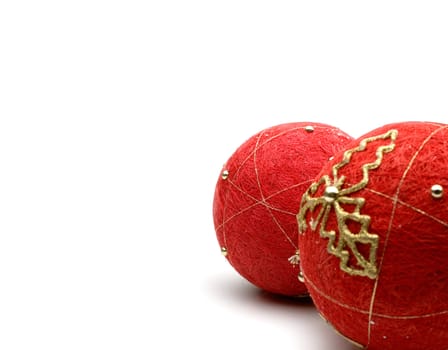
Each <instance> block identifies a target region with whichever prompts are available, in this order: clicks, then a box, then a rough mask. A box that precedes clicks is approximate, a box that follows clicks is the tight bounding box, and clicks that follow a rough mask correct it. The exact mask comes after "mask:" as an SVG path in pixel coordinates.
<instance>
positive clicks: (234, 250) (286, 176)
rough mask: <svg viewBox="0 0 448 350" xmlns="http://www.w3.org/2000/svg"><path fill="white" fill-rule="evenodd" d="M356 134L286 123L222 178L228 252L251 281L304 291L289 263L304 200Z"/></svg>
mask: <svg viewBox="0 0 448 350" xmlns="http://www.w3.org/2000/svg"><path fill="white" fill-rule="evenodd" d="M351 140H352V138H351V137H350V136H348V135H347V134H346V133H344V132H342V131H341V130H339V129H338V128H335V127H333V126H329V125H325V124H319V123H289V124H282V125H277V126H273V127H271V128H268V129H265V130H263V131H261V132H259V133H257V134H256V135H254V136H252V137H251V138H249V139H248V140H247V141H246V142H244V143H243V144H242V145H241V146H240V147H239V148H238V149H237V150H236V151H235V153H234V154H233V155H232V156H231V157H230V159H229V160H228V161H227V163H226V164H225V165H224V168H223V169H222V172H221V175H220V177H219V179H218V182H217V185H216V189H215V196H214V202H213V218H214V224H215V230H216V235H217V238H218V241H219V244H220V247H221V251H222V253H223V255H225V256H226V257H227V259H228V261H229V262H230V264H231V265H232V266H233V267H234V268H235V270H236V271H238V272H239V273H240V275H241V276H243V277H244V278H246V279H247V280H248V281H250V282H251V283H253V284H254V285H256V286H258V287H259V288H262V289H264V290H266V291H269V292H272V293H276V294H282V295H287V296H301V295H307V291H306V288H305V285H304V284H303V283H301V282H299V281H298V279H297V276H298V272H299V269H298V268H297V267H296V266H294V265H292V264H291V263H290V261H288V259H289V258H290V257H291V256H293V257H292V259H291V261H292V262H293V263H294V260H295V259H297V258H298V257H294V254H295V253H296V251H297V248H298V247H297V237H298V227H297V220H296V214H297V211H298V210H299V206H300V199H301V197H302V194H303V193H304V191H305V190H306V189H307V188H308V187H309V185H310V183H311V182H312V181H313V179H314V178H315V176H316V175H317V174H318V173H319V172H320V170H321V169H322V166H323V165H324V164H325V163H326V162H328V160H329V158H330V157H331V156H332V155H333V154H334V153H335V152H337V151H339V150H340V149H341V148H342V147H343V146H344V145H345V144H347V143H348V142H349V141H351Z"/></svg>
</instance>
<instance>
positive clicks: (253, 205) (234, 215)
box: [216, 179, 313, 230]
mask: <svg viewBox="0 0 448 350" xmlns="http://www.w3.org/2000/svg"><path fill="white" fill-rule="evenodd" d="M226 181H227V182H228V183H229V184H231V185H232V186H233V187H235V188H236V189H237V190H238V191H240V192H241V193H242V194H244V195H246V196H247V197H249V198H250V199H252V200H253V201H254V202H255V203H253V204H251V205H249V206H248V207H246V208H243V209H241V210H240V211H239V212H237V213H235V214H233V215H232V216H230V217H228V218H227V219H225V221H223V223H221V224H220V225H219V226H218V227H217V228H216V229H217V230H219V229H221V227H222V226H223V225H224V224H226V223H228V222H229V221H231V220H232V219H234V218H235V217H237V216H239V215H241V214H243V213H244V212H246V211H247V210H249V209H252V208H253V207H256V206H257V205H262V206H265V207H269V208H270V209H272V210H274V211H277V212H279V213H283V214H287V215H292V216H295V215H296V214H295V213H292V212H288V211H286V210H282V209H279V208H276V207H274V206H273V205H271V204H269V203H268V202H263V201H261V200H259V199H258V198H256V197H254V196H252V195H250V194H249V193H247V192H245V191H243V190H242V189H241V188H240V187H239V186H237V185H235V183H234V182H232V180H229V179H227V180H226ZM312 181H313V180H307V181H303V182H301V183H299V184H296V185H293V186H290V187H288V189H290V188H294V187H297V186H300V185H303V184H305V183H307V182H312ZM284 191H285V190H281V191H279V192H276V193H274V194H271V195H270V196H269V197H266V200H268V199H271V198H273V197H275V196H277V195H278V193H281V192H284Z"/></svg>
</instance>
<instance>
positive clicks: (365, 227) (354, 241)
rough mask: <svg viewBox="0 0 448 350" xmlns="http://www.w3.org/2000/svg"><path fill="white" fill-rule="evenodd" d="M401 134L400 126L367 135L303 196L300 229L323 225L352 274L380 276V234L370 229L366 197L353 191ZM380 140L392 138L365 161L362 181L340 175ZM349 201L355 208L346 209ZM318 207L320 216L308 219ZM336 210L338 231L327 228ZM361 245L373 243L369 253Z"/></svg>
mask: <svg viewBox="0 0 448 350" xmlns="http://www.w3.org/2000/svg"><path fill="white" fill-rule="evenodd" d="M397 136H398V131H397V130H389V131H388V132H386V133H384V134H381V135H378V136H373V137H369V138H366V139H363V140H362V141H361V142H360V143H359V145H358V146H357V147H355V148H353V149H350V150H347V151H345V152H344V155H343V159H342V161H341V162H339V163H337V164H335V165H333V167H332V177H331V176H329V175H324V176H322V177H321V178H320V179H319V181H317V182H315V183H313V184H312V185H311V186H310V187H309V188H308V190H307V191H306V192H305V193H304V194H303V196H302V202H301V205H300V211H299V213H298V214H297V222H298V225H299V233H300V234H304V232H305V230H306V229H307V227H308V224H309V226H310V228H311V230H312V231H316V229H317V228H318V227H319V234H320V236H321V237H322V238H327V239H329V241H328V246H327V251H328V252H329V253H330V254H333V255H335V256H337V257H338V258H340V259H341V261H340V268H341V270H342V271H344V272H347V273H348V274H350V275H354V276H367V277H369V278H371V279H375V278H376V277H377V274H378V268H377V264H376V253H377V249H378V241H379V237H378V235H376V234H374V233H371V232H369V226H370V220H371V218H370V216H368V215H365V214H361V209H362V207H363V206H364V203H365V199H364V198H361V197H353V196H351V195H352V194H353V193H356V192H358V191H360V190H362V189H363V188H365V187H366V186H367V184H368V183H369V172H370V171H371V170H374V169H376V168H378V167H379V166H380V165H381V162H382V161H383V157H384V154H386V153H389V152H392V151H393V150H394V148H395V140H396V138H397ZM376 141H388V144H386V145H384V144H382V145H381V146H379V147H378V148H377V149H376V152H375V156H376V159H375V160H374V161H373V162H371V163H366V164H363V165H362V167H361V170H362V179H361V180H360V181H359V182H358V183H356V184H354V185H352V184H349V183H347V182H346V177H345V176H343V175H341V176H340V174H339V170H340V169H341V168H343V167H344V166H346V165H347V164H349V163H350V160H351V159H352V156H353V155H354V154H355V153H358V152H363V151H365V150H366V148H367V146H368V145H369V144H371V143H372V142H376ZM321 186H325V187H324V189H323V192H320V193H322V195H320V196H317V197H314V195H315V194H316V193H317V192H318V191H319V189H320V188H321ZM347 205H350V206H351V207H353V206H354V210H353V212H349V211H347V210H346V209H345V208H346V207H347ZM317 207H320V209H319V212H318V214H317V216H316V217H312V218H311V220H310V222H309V223H307V221H306V216H307V213H308V211H310V212H311V213H313V212H314V211H315V210H316V208H317ZM332 213H334V215H336V222H337V231H335V230H331V229H328V228H327V224H328V220H329V218H330V215H332ZM350 222H352V223H353V222H354V223H356V224H357V225H356V226H357V227H359V231H358V232H351V230H350V228H349V226H351V227H354V225H353V224H352V225H349V223H350ZM359 245H361V246H360V247H366V245H367V246H369V247H368V253H367V254H366V253H364V254H363V253H361V252H360V251H359V249H358V247H359ZM366 249H367V247H366V248H363V250H364V251H365V250H366ZM351 254H352V255H351ZM367 255H368V256H367ZM351 257H352V258H351ZM353 258H354V260H353Z"/></svg>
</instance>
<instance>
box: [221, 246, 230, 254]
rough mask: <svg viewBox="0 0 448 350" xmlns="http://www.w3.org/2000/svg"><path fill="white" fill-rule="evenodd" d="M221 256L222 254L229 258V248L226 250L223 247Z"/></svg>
mask: <svg viewBox="0 0 448 350" xmlns="http://www.w3.org/2000/svg"><path fill="white" fill-rule="evenodd" d="M221 254H222V255H223V256H227V255H228V254H229V252H228V251H227V248H226V247H221Z"/></svg>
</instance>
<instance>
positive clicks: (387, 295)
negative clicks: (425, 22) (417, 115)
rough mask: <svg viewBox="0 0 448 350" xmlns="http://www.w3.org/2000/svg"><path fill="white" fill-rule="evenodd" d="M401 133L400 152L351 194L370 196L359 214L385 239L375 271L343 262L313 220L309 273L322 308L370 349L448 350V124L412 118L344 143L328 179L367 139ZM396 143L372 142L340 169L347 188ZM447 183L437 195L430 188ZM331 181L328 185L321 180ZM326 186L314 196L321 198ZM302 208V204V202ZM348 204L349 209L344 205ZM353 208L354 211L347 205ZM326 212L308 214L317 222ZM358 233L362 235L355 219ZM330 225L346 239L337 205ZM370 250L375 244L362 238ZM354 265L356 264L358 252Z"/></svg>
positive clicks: (307, 244)
mask: <svg viewBox="0 0 448 350" xmlns="http://www.w3.org/2000/svg"><path fill="white" fill-rule="evenodd" d="M389 130H396V131H397V132H398V133H397V137H396V140H395V142H394V144H395V147H394V149H393V150H392V151H390V152H386V153H384V154H383V158H382V161H381V163H380V165H379V166H378V167H377V168H375V169H371V170H369V181H368V183H367V185H366V186H365V187H364V188H362V189H360V190H359V191H356V192H353V193H351V194H349V195H348V196H349V197H351V198H364V200H365V203H364V205H363V206H362V208H361V209H360V213H361V214H363V215H367V216H369V217H370V225H369V227H368V231H369V232H370V233H372V234H376V235H377V236H378V249H377V252H376V266H377V268H378V273H377V275H376V277H374V278H369V277H367V276H358V275H351V274H349V273H347V272H346V271H343V270H342V269H341V265H340V264H341V259H340V258H339V257H338V256H335V255H333V254H331V253H330V252H328V250H327V248H328V242H329V239H328V238H326V237H321V235H320V231H319V229H316V230H313V229H312V227H311V225H307V228H306V230H305V231H304V232H303V234H301V235H299V236H300V237H299V247H300V252H301V269H302V271H303V274H304V276H305V282H306V285H307V287H308V289H309V292H310V295H311V297H312V298H313V300H314V302H315V304H316V307H317V308H318V310H319V312H320V313H321V314H322V315H323V317H324V318H325V319H327V320H328V321H329V322H330V323H331V324H332V325H333V326H334V327H335V328H336V330H337V331H338V332H340V333H341V334H343V335H344V336H346V337H347V338H349V339H351V340H353V341H354V342H356V343H358V344H360V345H362V346H364V347H365V348H366V349H371V350H379V349H381V350H388V349H401V350H421V349H431V350H442V349H444V350H445V349H447V348H448V331H447V329H448V268H447V266H448V254H447V252H448V126H447V125H443V124H437V123H423V122H421V123H419V122H406V123H396V124H389V125H385V126H383V127H381V128H378V129H376V130H373V131H371V132H370V133H368V134H366V135H364V136H362V137H360V138H359V139H357V140H355V141H353V142H351V143H349V144H348V145H346V147H345V150H343V151H341V152H339V153H338V154H336V155H335V157H334V159H333V160H332V161H331V162H329V163H327V164H326V165H325V166H324V167H323V169H322V171H321V173H320V174H319V175H318V176H317V177H316V181H317V180H318V179H320V178H322V176H324V175H329V176H330V178H332V179H333V176H332V171H333V169H334V167H333V165H335V164H338V163H340V162H341V160H342V159H343V158H344V152H345V151H347V150H350V149H354V148H355V147H357V146H358V145H360V143H361V141H362V140H364V139H366V138H370V137H374V136H377V135H381V134H384V133H386V132H387V131H389ZM388 144H390V140H376V141H374V142H371V143H368V144H367V147H366V148H365V150H363V151H359V152H355V153H353V155H352V157H351V159H350V161H349V162H348V163H347V164H346V165H344V166H342V167H341V168H339V170H338V176H342V175H343V176H345V180H344V185H342V188H341V189H344V188H347V187H348V186H350V184H356V183H358V182H359V181H360V179H361V178H362V174H363V173H362V166H363V165H365V164H368V163H371V162H372V161H374V160H375V159H377V154H378V153H377V152H378V149H379V148H380V147H381V146H383V145H388ZM434 184H439V185H441V186H442V187H443V189H444V195H443V196H442V197H441V198H434V197H433V196H432V194H431V187H432V186H433V185H434ZM323 187H325V186H323ZM322 193H323V189H319V190H318V191H317V192H316V194H315V196H319V195H322ZM302 205H303V203H302ZM346 206H347V205H346ZM346 211H347V212H353V211H354V206H352V207H350V206H349V205H348V206H347V208H346ZM318 212H319V208H318V207H316V208H314V210H310V211H309V212H307V215H306V219H305V221H307V222H310V220H312V219H313V218H316V215H317V213H318ZM350 225H352V226H350V227H351V231H352V232H353V233H354V234H357V233H358V232H359V228H357V227H356V224H351V223H350ZM327 229H332V230H334V231H335V233H336V237H337V239H341V232H340V230H339V228H338V225H337V220H336V213H335V210H334V207H333V208H332V209H331V210H330V213H329V216H328V221H327ZM358 247H359V251H360V252H361V253H362V254H363V255H364V256H367V255H368V252H369V249H368V248H369V245H366V244H362V243H361V244H359V246H358ZM347 251H348V253H349V254H350V255H351V257H350V259H349V265H350V266H354V267H356V264H357V263H356V259H353V251H351V250H350V249H349V248H347Z"/></svg>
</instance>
